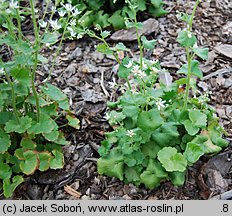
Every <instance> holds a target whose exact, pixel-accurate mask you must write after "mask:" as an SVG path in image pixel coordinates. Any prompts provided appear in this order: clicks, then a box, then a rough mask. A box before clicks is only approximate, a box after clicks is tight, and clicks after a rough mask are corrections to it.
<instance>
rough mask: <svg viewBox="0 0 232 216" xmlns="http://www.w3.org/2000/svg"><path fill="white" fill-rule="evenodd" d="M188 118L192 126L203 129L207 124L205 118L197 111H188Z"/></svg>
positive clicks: (204, 115)
mask: <svg viewBox="0 0 232 216" xmlns="http://www.w3.org/2000/svg"><path fill="white" fill-rule="evenodd" d="M189 118H190V120H191V122H192V123H193V125H194V126H196V127H200V128H204V127H206V124H207V116H206V114H204V113H202V112H201V111H199V110H189Z"/></svg>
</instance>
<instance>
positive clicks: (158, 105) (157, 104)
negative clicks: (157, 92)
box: [155, 98, 165, 110]
mask: <svg viewBox="0 0 232 216" xmlns="http://www.w3.org/2000/svg"><path fill="white" fill-rule="evenodd" d="M164 103H165V101H162V99H161V98H158V100H157V101H156V102H155V104H156V106H157V108H158V110H161V108H165V104H164Z"/></svg>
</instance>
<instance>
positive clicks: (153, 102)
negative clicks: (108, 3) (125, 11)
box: [88, 0, 228, 189]
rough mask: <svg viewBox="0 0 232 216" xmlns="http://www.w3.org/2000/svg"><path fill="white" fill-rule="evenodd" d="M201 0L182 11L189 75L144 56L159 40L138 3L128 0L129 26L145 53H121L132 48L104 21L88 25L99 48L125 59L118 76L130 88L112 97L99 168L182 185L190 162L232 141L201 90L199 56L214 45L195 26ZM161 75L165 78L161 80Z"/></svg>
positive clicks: (129, 178)
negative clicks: (174, 73) (200, 42)
mask: <svg viewBox="0 0 232 216" xmlns="http://www.w3.org/2000/svg"><path fill="white" fill-rule="evenodd" d="M199 2H200V1H199V0H197V1H196V3H195V6H194V8H193V11H192V14H186V13H178V18H179V19H180V20H182V21H184V22H185V23H186V26H187V28H185V29H183V30H181V31H180V32H179V33H178V37H177V41H178V42H179V44H180V45H181V46H182V47H183V49H185V51H186V59H187V63H186V64H184V65H183V66H182V67H181V68H180V69H179V70H178V73H179V74H182V75H184V77H182V78H179V79H178V80H176V81H175V82H171V78H170V74H169V73H168V72H167V71H163V70H162V69H161V67H160V65H159V62H158V60H157V61H154V60H148V59H145V58H144V57H143V49H144V48H145V49H153V48H154V46H155V41H154V40H147V39H146V37H144V36H140V35H139V34H138V29H139V28H141V24H140V23H138V22H137V19H136V8H137V5H136V3H135V4H134V2H132V1H127V3H128V5H129V7H130V9H131V11H132V12H133V18H132V19H128V20H127V21H126V24H127V26H129V27H134V28H136V32H137V39H138V46H139V49H140V57H139V59H138V60H137V59H133V58H129V57H125V58H124V59H123V60H122V61H121V60H120V59H119V58H118V57H117V52H118V51H129V50H128V49H127V48H126V47H125V46H124V45H123V44H122V43H120V44H118V45H117V46H116V47H113V48H112V47H110V46H109V45H108V44H107V42H106V40H105V38H106V37H107V36H109V32H106V31H103V30H102V29H101V27H100V26H97V29H98V30H99V31H100V36H97V35H96V34H95V33H94V32H92V31H88V34H89V35H90V36H92V37H95V38H98V39H100V40H101V41H102V42H103V43H102V44H99V45H98V47H97V49H98V51H101V52H103V53H105V54H112V55H114V56H115V58H116V60H117V61H118V63H119V71H118V76H119V77H120V78H122V79H125V80H126V82H127V90H126V91H125V92H124V93H123V94H122V96H121V97H120V98H119V100H118V101H116V102H108V107H109V109H110V110H111V111H110V112H108V113H107V118H108V120H109V123H110V124H111V126H112V128H113V131H111V132H107V133H105V136H106V139H105V140H104V141H102V143H101V144H102V145H101V147H100V149H99V154H100V156H101V157H100V159H99V160H98V172H99V174H104V175H107V176H111V177H116V178H118V179H120V180H122V181H124V182H125V183H134V184H135V185H136V186H139V185H141V184H144V185H145V186H146V187H147V188H149V189H154V188H156V187H157V186H159V185H160V183H161V182H162V181H166V180H171V182H172V183H173V184H174V185H176V186H180V185H183V184H184V182H185V176H186V172H187V170H188V167H190V166H192V165H193V164H194V163H195V162H196V161H198V160H199V158H200V157H201V156H202V155H204V154H211V155H214V154H217V153H219V152H220V151H221V150H222V148H225V147H227V146H228V142H227V141H226V140H225V139H223V137H222V136H223V134H225V131H224V130H223V128H222V127H221V126H220V124H219V121H218V118H217V116H216V114H215V110H214V109H213V108H212V107H210V106H209V105H208V100H209V99H208V97H207V94H200V93H199V92H198V91H197V87H196V78H202V76H203V74H202V72H201V70H200V69H199V62H198V61H197V59H203V60H206V59H207V55H208V49H207V48H200V47H198V46H197V38H196V36H195V34H194V32H193V31H192V23H193V19H194V15H195V12H196V9H197V6H198V4H199ZM157 81H159V82H158V83H157Z"/></svg>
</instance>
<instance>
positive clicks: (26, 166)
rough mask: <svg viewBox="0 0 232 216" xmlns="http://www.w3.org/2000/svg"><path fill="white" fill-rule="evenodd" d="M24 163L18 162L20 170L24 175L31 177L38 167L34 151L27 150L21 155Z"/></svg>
mask: <svg viewBox="0 0 232 216" xmlns="http://www.w3.org/2000/svg"><path fill="white" fill-rule="evenodd" d="M23 156H24V161H21V162H20V165H19V166H20V169H21V170H22V172H23V173H25V174H26V175H31V174H33V173H34V172H35V170H36V169H37V168H38V166H39V160H38V157H37V154H36V153H35V152H34V151H31V150H28V151H25V152H24V153H23Z"/></svg>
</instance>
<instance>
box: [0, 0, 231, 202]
mask: <svg viewBox="0 0 232 216" xmlns="http://www.w3.org/2000/svg"><path fill="white" fill-rule="evenodd" d="M166 3H167V5H166V9H167V10H168V11H169V13H168V15H166V16H163V17H161V18H158V19H157V21H158V29H159V30H158V31H154V32H152V33H150V34H149V35H148V37H149V38H154V39H156V40H157V46H156V48H155V49H154V51H153V52H151V51H149V52H148V51H146V53H145V56H146V57H147V58H149V59H154V60H155V59H159V60H160V62H161V66H162V67H163V68H166V69H168V70H169V71H170V72H171V75H173V77H176V71H177V70H178V69H179V68H180V67H181V65H182V64H183V63H186V58H185V52H184V50H183V49H182V48H181V47H180V46H179V45H178V43H177V42H176V37H177V33H178V31H179V30H180V29H182V28H183V23H182V22H181V21H179V20H178V19H177V17H176V12H177V11H183V12H185V11H186V10H187V11H191V8H192V6H193V4H194V1H186V0H185V1H184V0H178V1H171V0H166ZM231 11H232V3H231V1H230V0H211V1H203V2H202V3H201V4H200V6H199V8H198V9H197V13H196V18H195V21H194V25H193V29H194V31H195V33H196V34H197V38H198V41H199V43H198V46H200V47H208V48H209V50H210V53H209V59H208V60H207V61H206V62H201V69H202V71H203V73H204V77H203V79H202V80H198V82H197V83H198V87H199V91H208V92H210V95H209V96H210V99H211V101H210V104H211V105H212V106H213V107H214V108H215V109H216V110H217V114H218V116H219V117H220V121H221V124H222V125H223V126H224V128H225V129H226V131H227V132H228V136H227V137H226V139H228V140H229V141H231V140H232V106H231V105H232V75H231V74H232V73H231V72H232V49H229V47H230V45H231V44H232V14H231ZM144 18H145V19H148V18H149V17H148V16H147V15H145V16H144V17H143V20H141V21H144ZM124 36H125V35H124ZM28 37H32V36H31V35H29V36H28ZM98 43H99V41H96V40H93V39H90V38H87V37H86V38H84V39H81V40H78V41H66V42H65V43H64V44H63V47H62V51H61V53H60V55H59V57H58V58H57V60H56V62H55V68H54V70H53V71H52V74H51V77H52V78H51V80H50V82H51V83H53V84H55V85H57V86H58V87H59V88H61V89H62V90H63V92H65V93H66V94H67V95H68V97H69V99H70V100H69V101H70V106H71V109H72V110H73V111H74V112H75V113H76V115H77V116H78V117H79V119H80V121H81V129H80V130H79V131H74V130H70V129H68V128H67V129H66V137H67V139H68V140H70V141H71V145H70V146H67V147H65V148H64V152H65V167H64V169H62V170H56V171H54V170H49V171H47V172H43V173H41V172H36V173H35V174H34V175H33V176H29V177H27V178H26V181H25V183H24V184H22V185H21V186H19V187H18V189H17V190H16V192H15V194H14V196H13V197H12V198H13V199H43V200H45V199H56V200H59V199H82V200H84V199H125V200H130V199H133V200H135V199H137V200H144V199H164V200H166V199H175V200H179V199H184V200H199V199H209V198H211V197H214V196H215V195H218V194H223V193H224V192H226V191H230V190H231V189H232V175H231V173H232V169H231V167H232V163H231V159H230V157H231V153H232V151H231V145H230V146H229V147H228V148H227V149H225V150H224V151H223V152H222V153H221V154H219V155H218V156H215V157H212V158H211V157H209V156H204V157H202V158H201V160H199V161H198V162H197V163H196V164H195V165H194V166H193V167H191V168H189V170H188V174H187V180H186V183H185V184H184V185H183V186H182V187H174V186H173V185H172V184H171V183H170V182H163V183H162V184H161V186H159V187H158V188H156V189H154V190H147V189H145V188H144V187H142V186H141V187H139V188H137V187H135V186H134V185H132V184H129V185H127V184H124V183H123V182H120V181H119V180H117V179H115V178H109V177H105V176H100V175H98V173H97V168H96V161H97V159H98V158H99V155H98V153H97V149H98V147H99V146H100V142H101V140H103V139H104V132H106V131H109V130H110V126H109V124H108V122H107V120H106V119H105V113H106V111H107V107H106V101H107V100H111V101H115V100H116V99H117V98H118V96H119V95H120V94H121V93H122V91H123V88H124V87H123V86H124V85H123V81H122V80H119V79H118V77H117V66H118V65H117V63H116V62H115V61H114V59H113V58H112V57H111V56H105V55H103V54H101V53H98V52H96V51H95V46H96V44H98ZM109 43H111V44H112V45H114V44H116V43H117V41H114V40H109ZM124 44H125V45H126V46H127V47H129V48H131V49H132V54H133V55H135V56H136V55H138V51H139V50H138V47H137V44H136V42H135V41H129V42H127V41H124ZM221 45H223V46H221ZM225 46H226V47H225ZM56 49H57V46H53V47H51V48H50V49H45V50H44V55H45V56H47V57H48V59H49V60H50V62H49V63H47V64H44V65H41V67H40V69H39V71H38V76H37V85H39V84H40V83H41V82H43V81H45V80H46V78H47V77H48V73H49V69H50V67H51V61H52V59H53V57H54V55H55V54H54V53H55V51H56ZM115 83H118V84H119V85H115ZM231 197H232V196H231ZM0 198H1V197H0ZM228 199H230V197H229V198H228Z"/></svg>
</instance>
